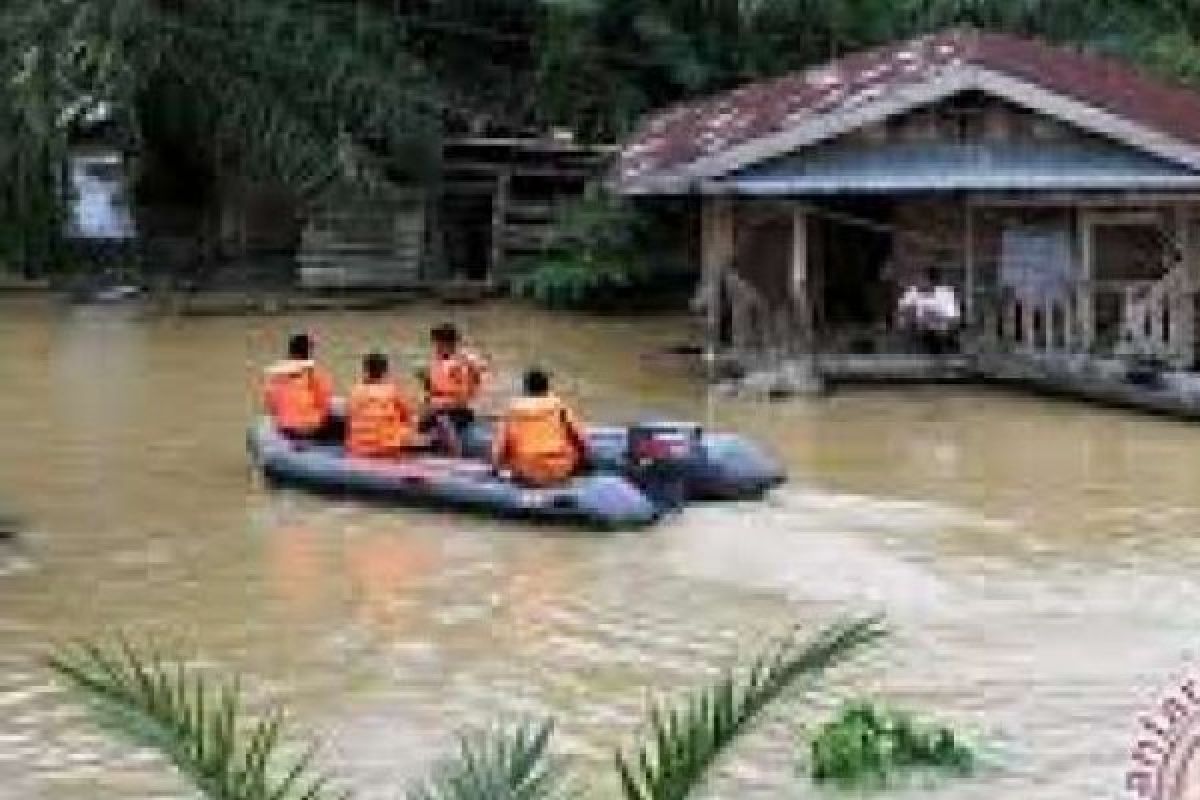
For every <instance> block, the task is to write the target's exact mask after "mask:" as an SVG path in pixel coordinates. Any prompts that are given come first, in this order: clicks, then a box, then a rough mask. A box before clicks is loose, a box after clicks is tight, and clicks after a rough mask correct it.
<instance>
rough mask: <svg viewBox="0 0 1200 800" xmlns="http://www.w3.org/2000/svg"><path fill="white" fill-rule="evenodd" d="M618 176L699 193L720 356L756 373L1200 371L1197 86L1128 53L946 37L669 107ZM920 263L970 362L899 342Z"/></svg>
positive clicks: (624, 157) (634, 191)
mask: <svg viewBox="0 0 1200 800" xmlns="http://www.w3.org/2000/svg"><path fill="white" fill-rule="evenodd" d="M615 170H616V171H615V174H614V185H615V187H616V188H617V190H618V191H620V192H621V193H623V194H625V195H629V196H636V197H644V198H655V197H663V196H674V197H678V196H690V197H693V198H695V199H696V201H697V202H696V205H697V216H698V218H699V222H700V225H699V227H700V230H701V237H700V238H701V240H702V241H701V252H702V259H701V260H702V277H701V284H700V287H699V291H698V293H697V299H698V301H699V305H700V306H701V307H702V308H703V309H704V312H705V320H706V325H705V328H706V331H707V344H708V348H709V350H710V353H711V354H712V355H714V356H726V357H730V358H734V359H736V360H738V361H739V362H741V363H742V364H744V365H745V366H747V367H749V368H751V369H753V368H756V367H759V368H767V369H769V370H771V371H774V372H775V373H781V374H791V375H793V376H796V375H798V376H799V377H800V379H801V380H802V381H803V380H804V379H813V378H819V377H820V376H821V375H822V374H823V373H825V374H832V375H835V376H836V375H837V374H838V372H839V371H847V370H852V369H855V368H856V367H855V366H854V365H859V367H860V368H861V367H862V365H864V364H865V365H867V366H866V369H867V370H868V371H870V370H872V369H874V370H882V371H886V370H888V369H889V367H888V364H893V365H894V364H896V363H900V362H902V361H903V362H904V363H915V364H916V368H917V369H918V370H933V371H937V370H939V369H941V368H944V367H945V366H946V365H947V363H950V362H952V363H954V364H960V365H966V364H968V362H969V363H970V365H972V366H975V367H978V368H980V369H984V370H988V371H992V372H995V373H1001V372H1005V371H1014V370H1015V371H1017V372H1021V371H1030V370H1033V371H1039V370H1040V371H1045V370H1047V369H1048V370H1050V372H1051V373H1053V372H1054V371H1055V370H1059V371H1063V370H1067V371H1070V370H1075V371H1078V370H1081V369H1084V370H1086V369H1089V368H1091V366H1092V365H1095V364H1099V363H1102V362H1105V361H1106V360H1107V359H1110V358H1127V357H1137V358H1139V359H1141V360H1142V361H1143V362H1153V363H1155V364H1158V365H1161V366H1162V367H1164V368H1175V369H1177V370H1192V369H1193V368H1195V366H1196V363H1197V355H1198V350H1197V339H1198V335H1200V326H1198V325H1197V308H1196V297H1197V292H1196V289H1197V287H1198V286H1200V265H1198V263H1197V261H1198V256H1200V95H1197V94H1195V93H1192V92H1190V91H1187V90H1184V89H1180V88H1176V87H1172V86H1169V85H1166V84H1164V83H1162V82H1159V81H1156V80H1153V79H1151V78H1149V77H1147V76H1146V75H1144V74H1142V73H1140V72H1138V71H1137V70H1135V69H1134V68H1133V67H1131V66H1129V65H1127V64H1123V63H1120V62H1117V61H1113V60H1110V59H1106V58H1101V57H1099V56H1095V55H1090V54H1085V53H1081V52H1077V51H1073V50H1069V49H1064V48H1059V47H1053V46H1050V45H1047V44H1044V43H1041V42H1037V41H1031V40H1025V39H1020V38H1015V37H1011V36H1007V35H1000V34H992V33H983V32H978V31H972V30H955V31H949V32H943V33H940V34H935V35H930V36H927V37H923V38H919V39H916V40H913V41H909V42H904V43H900V44H895V45H891V46H888V47H884V48H881V49H878V50H875V51H871V52H865V53H861V54H857V55H851V56H848V57H846V58H842V59H840V60H837V61H834V62H832V63H830V64H826V65H823V66H819V67H816V68H813V69H810V70H808V71H806V72H803V73H798V74H792V75H787V76H784V77H781V78H778V79H775V80H770V81H767V82H763V83H759V84H754V85H750V86H745V87H742V88H739V89H736V90H734V91H730V92H728V93H725V94H722V95H719V96H716V97H712V98H709V99H705V100H702V101H700V102H697V103H694V104H690V105H683V106H679V107H675V108H670V109H667V110H665V111H663V112H661V113H658V114H656V115H654V116H652V117H650V118H649V119H647V120H646V121H645V123H644V124H643V125H642V126H641V128H640V130H639V131H638V132H637V133H636V134H635V135H634V136H633V137H632V138H631V139H630V140H629V142H628V143H627V144H626V145H625V147H624V149H623V151H622V152H621V154H620V158H619V161H618V163H617V165H616V168H615ZM928 269H935V270H937V272H938V273H939V274H940V276H941V280H942V281H944V282H948V283H950V284H952V285H954V286H955V287H957V289H958V290H959V293H960V296H961V298H962V302H963V306H964V321H965V326H964V327H965V330H964V336H963V350H964V353H965V357H961V356H960V357H954V358H951V359H950V361H949V362H947V361H946V360H945V359H941V360H939V359H917V360H916V361H915V362H913V361H912V359H908V361H905V360H904V358H900V357H899V356H898V355H897V354H903V353H904V352H905V351H906V350H907V349H908V345H907V343H906V341H905V339H904V338H903V337H902V336H901V335H900V334H899V333H898V332H897V331H896V329H895V325H894V324H893V321H892V320H893V313H892V312H893V310H894V308H895V305H896V300H897V297H898V295H899V293H900V292H901V291H902V290H903V289H904V288H905V287H906V286H908V285H911V284H912V283H913V282H914V280H915V279H916V276H917V275H918V274H920V273H923V272H925V271H926V270H928ZM889 358H890V360H889ZM1047 365H1050V366H1047Z"/></svg>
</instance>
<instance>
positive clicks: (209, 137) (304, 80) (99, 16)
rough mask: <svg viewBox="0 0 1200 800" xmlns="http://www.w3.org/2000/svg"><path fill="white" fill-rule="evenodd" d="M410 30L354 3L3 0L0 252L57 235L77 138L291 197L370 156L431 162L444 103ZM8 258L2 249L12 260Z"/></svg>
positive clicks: (213, 179)
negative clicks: (65, 174)
mask: <svg viewBox="0 0 1200 800" xmlns="http://www.w3.org/2000/svg"><path fill="white" fill-rule="evenodd" d="M402 45H403V31H402V29H401V28H399V27H398V26H396V25H393V24H389V20H388V18H387V17H384V16H380V15H379V14H377V13H374V12H372V11H371V9H369V8H368V7H367V6H366V5H365V4H363V3H353V4H349V3H346V4H336V3H335V4H330V3H327V2H324V1H323V0H205V2H175V1H174V0H10V1H9V2H8V3H6V4H5V5H4V8H3V10H0V122H3V123H4V130H5V138H4V141H3V142H0V175H2V176H3V178H2V179H0V220H3V223H2V225H3V227H0V246H5V245H7V247H5V249H4V250H0V257H5V258H7V259H11V260H15V261H19V262H29V261H31V260H37V259H38V258H40V257H43V256H44V255H45V252H44V251H48V250H49V249H50V247H51V245H52V240H53V239H54V238H55V237H56V236H57V234H58V232H59V231H60V230H61V219H62V209H63V206H64V203H65V200H66V199H67V198H66V190H65V187H64V186H63V181H62V178H61V169H62V165H63V162H64V159H65V157H66V153H67V148H68V145H69V143H70V141H71V139H72V137H73V136H75V135H77V134H78V133H79V132H81V131H87V130H91V129H94V128H95V126H96V125H98V124H103V125H104V126H105V128H106V131H105V135H106V136H108V137H110V138H112V139H115V140H116V141H117V142H119V143H121V144H123V145H127V146H131V147H137V148H138V149H140V150H141V152H142V155H143V156H146V157H148V158H149V159H150V160H155V159H157V160H158V161H160V162H161V163H165V164H169V165H170V167H171V169H173V170H176V171H177V172H178V173H180V174H181V175H184V176H187V180H185V181H183V182H184V183H185V188H184V191H185V192H186V193H187V195H188V198H187V199H189V200H191V201H195V200H197V199H199V198H202V197H204V196H205V193H206V192H208V191H211V189H212V187H213V186H215V185H216V183H217V182H218V181H219V179H220V178H221V177H222V176H225V175H229V174H237V175H244V176H248V177H250V178H252V179H266V180H272V181H278V182H280V183H281V184H283V185H285V186H287V187H289V188H291V189H292V190H293V191H295V192H296V193H297V194H298V195H301V196H303V195H305V194H308V193H311V192H315V191H317V190H319V189H320V188H322V187H323V186H325V185H326V184H327V183H329V182H330V181H334V180H339V179H344V180H350V181H354V182H358V183H362V182H365V181H366V180H367V179H368V178H369V177H370V176H371V175H373V174H374V173H375V172H377V169H376V168H375V163H374V159H373V158H372V153H379V154H385V155H386V156H387V157H388V159H389V160H390V161H394V162H396V163H398V164H399V165H400V166H405V165H407V166H408V167H409V168H410V169H411V170H413V171H416V170H418V169H419V168H420V166H421V165H424V164H428V163H430V158H429V145H431V144H432V143H433V141H434V140H435V139H436V133H437V126H438V124H439V122H440V120H439V114H440V108H439V106H438V103H437V100H436V94H435V92H434V90H433V88H432V86H431V84H430V81H429V80H428V78H427V77H426V76H425V75H424V73H423V71H422V69H421V67H420V65H419V64H418V63H416V62H415V61H414V60H413V59H412V58H411V57H410V55H409V53H408V51H407V50H406V49H405V48H404V47H403V46H402ZM6 251H7V252H6Z"/></svg>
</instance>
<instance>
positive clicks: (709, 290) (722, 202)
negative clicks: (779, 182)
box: [700, 195, 734, 361]
mask: <svg viewBox="0 0 1200 800" xmlns="http://www.w3.org/2000/svg"><path fill="white" fill-rule="evenodd" d="M703 203H704V205H703V208H702V210H701V237H700V262H701V270H702V274H701V277H700V280H701V284H702V285H701V295H702V296H703V297H704V311H705V325H704V337H705V344H704V346H705V351H706V352H705V355H706V357H707V358H708V359H709V360H710V361H711V360H714V359H715V358H716V355H717V352H718V351H719V350H720V349H721V307H722V294H723V292H722V286H721V284H722V283H723V282H724V276H725V271H726V270H727V269H729V267H730V262H731V261H732V259H733V236H734V221H733V204H732V203H731V202H730V199H729V198H728V197H722V196H719V195H706V196H705V197H704V199H703Z"/></svg>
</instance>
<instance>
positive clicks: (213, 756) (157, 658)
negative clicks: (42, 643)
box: [49, 616, 885, 800]
mask: <svg viewBox="0 0 1200 800" xmlns="http://www.w3.org/2000/svg"><path fill="white" fill-rule="evenodd" d="M884 634H885V631H884V628H883V625H882V621H881V619H880V618H879V617H877V616H872V617H865V618H858V619H851V620H848V621H844V622H839V623H836V624H834V625H831V626H829V627H827V628H825V629H824V630H822V631H821V632H819V633H818V634H817V635H816V636H815V637H813V638H812V639H810V640H807V641H805V640H802V639H800V638H799V637H798V636H797V635H796V634H795V633H793V634H792V635H789V636H786V637H783V638H782V639H780V640H779V641H778V642H776V643H775V644H774V645H773V646H772V647H770V648H769V649H768V650H767V652H766V654H765V655H763V656H762V657H760V658H759V659H757V660H756V661H754V662H753V664H752V665H751V666H750V667H749V669H747V670H746V671H744V672H742V671H738V670H729V671H727V672H726V673H725V674H724V675H723V676H722V677H721V678H720V679H718V680H717V681H716V682H715V683H713V684H712V685H710V686H708V687H705V688H702V689H699V690H697V691H695V692H692V693H691V694H689V695H687V696H685V697H684V698H683V700H682V701H681V702H680V703H678V704H660V705H658V706H656V707H655V709H654V711H653V712H652V713H651V718H650V722H649V726H648V729H647V732H646V738H645V740H644V741H643V742H642V743H641V744H640V745H638V746H637V747H635V748H634V750H633V751H632V752H634V753H635V755H633V756H627V755H626V754H624V753H622V752H618V753H617V754H616V757H615V760H616V767H617V772H618V777H619V780H620V786H621V790H622V794H623V797H624V798H625V800H682V798H685V797H687V796H689V794H691V793H692V792H693V791H695V790H696V789H697V788H698V787H700V786H701V785H702V784H703V782H704V780H705V778H706V776H707V774H708V772H709V770H710V768H711V767H712V766H713V764H714V763H716V761H717V760H718V758H719V757H720V755H721V754H722V753H723V752H724V751H725V750H726V749H728V747H729V746H730V745H731V744H733V742H734V741H735V740H736V739H737V738H738V737H739V736H740V735H742V734H743V733H745V732H746V731H747V730H748V729H749V728H750V727H751V725H752V724H753V723H754V721H755V720H756V719H758V718H759V717H760V716H761V714H762V713H763V711H764V710H765V709H766V708H767V706H769V705H770V704H771V703H772V702H773V701H774V700H776V699H777V698H779V697H780V696H781V695H783V694H784V693H785V692H786V691H787V690H788V689H790V688H792V687H794V686H795V685H797V684H799V683H803V682H811V681H813V680H815V679H816V678H818V677H819V676H820V675H822V674H823V673H824V672H825V671H826V670H828V669H830V668H832V667H834V666H837V665H838V664H840V663H843V662H844V661H846V660H847V659H849V658H851V657H852V656H854V655H856V654H857V653H859V652H860V651H861V650H862V649H863V648H864V647H866V646H867V645H870V644H872V643H875V642H876V641H878V640H879V639H880V638H881V637H882V636H884ZM49 666H50V667H51V669H52V670H54V671H55V672H56V673H57V674H58V675H59V676H60V677H61V678H62V679H63V680H64V681H65V682H66V683H67V684H68V685H70V686H71V687H73V688H74V689H75V690H77V691H78V692H79V693H80V694H81V695H82V696H83V697H85V698H86V699H87V701H88V702H89V703H90V704H91V707H92V709H93V710H94V712H95V714H96V717H97V719H98V720H99V721H100V722H101V723H102V724H103V725H105V726H106V727H107V728H109V729H110V730H112V731H114V732H115V733H117V734H119V735H121V736H124V737H125V738H127V739H129V740H130V741H132V742H134V743H136V744H139V745H141V746H144V747H149V748H152V749H154V750H157V751H159V752H160V753H162V754H163V755H164V756H165V757H166V758H167V759H168V760H169V761H170V763H171V764H172V765H173V766H174V767H175V769H176V770H177V771H178V772H179V773H180V775H181V776H182V777H183V778H184V779H185V780H186V781H188V782H189V783H190V784H191V785H192V786H193V787H194V788H195V789H196V790H198V791H199V792H200V793H201V795H202V796H204V797H206V798H209V800H331V798H348V797H349V796H350V795H349V794H348V793H347V792H344V791H339V790H335V789H334V788H332V782H331V781H330V780H329V779H328V778H327V777H326V776H324V775H323V774H321V773H320V772H318V771H317V770H316V769H315V767H314V766H313V750H312V749H311V748H309V749H307V750H303V751H301V752H300V754H299V755H294V754H293V755H290V756H289V755H288V753H289V752H292V753H294V750H292V749H290V748H289V747H288V746H287V744H286V743H285V741H284V737H283V716H282V714H281V712H279V711H278V710H275V711H271V712H269V713H268V714H267V715H266V716H265V717H264V718H263V719H261V720H259V721H257V722H250V721H247V720H245V719H243V715H242V706H241V702H240V699H239V690H238V684H237V682H236V681H214V680H213V679H212V678H210V677H206V676H205V675H203V674H199V673H197V672H195V671H193V670H189V669H187V668H185V667H184V666H182V665H180V664H174V663H172V662H169V661H168V660H166V659H164V658H163V657H162V655H161V654H160V653H159V652H157V651H155V650H153V649H147V648H135V647H132V646H131V645H129V644H128V642H126V641H124V640H119V641H118V642H116V643H115V644H112V645H108V646H99V645H96V644H93V643H86V642H85V643H80V644H77V645H74V646H71V647H68V648H65V649H63V650H62V651H61V652H60V653H58V654H57V655H55V656H53V657H52V658H51V659H50V660H49ZM551 732H552V727H551V724H550V723H549V722H542V723H537V724H533V723H526V724H523V725H519V726H517V727H516V728H514V729H511V730H503V729H491V730H486V731H482V732H477V733H474V734H469V735H467V736H464V737H463V738H462V739H461V741H460V744H459V748H458V751H457V752H456V753H455V754H453V755H451V756H449V757H448V758H446V759H445V760H443V761H442V762H440V763H439V764H437V765H436V766H435V768H434V770H433V771H432V773H431V774H430V776H429V777H427V778H426V779H424V780H422V781H420V782H418V783H416V784H414V785H413V786H411V787H410V788H409V790H408V791H407V792H406V794H405V797H406V798H407V800H558V799H559V798H566V797H569V796H573V794H574V792H573V790H572V787H571V785H570V784H569V782H568V780H567V778H568V775H567V769H566V765H565V764H564V763H563V762H561V761H559V760H557V759H555V758H554V757H552V755H551V754H550V749H549V745H550V739H551Z"/></svg>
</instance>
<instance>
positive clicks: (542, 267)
mask: <svg viewBox="0 0 1200 800" xmlns="http://www.w3.org/2000/svg"><path fill="white" fill-rule="evenodd" d="M647 228H648V226H647V224H646V221H645V220H644V218H643V217H641V215H639V214H638V213H637V212H636V211H635V210H634V209H633V208H631V207H630V206H629V205H627V204H626V203H624V202H622V201H621V200H620V199H619V198H616V197H614V196H612V195H610V194H608V193H606V192H604V191H602V190H600V189H591V190H589V191H588V192H587V193H585V195H584V196H583V197H582V198H581V199H579V200H577V201H575V202H573V203H571V204H570V205H567V206H564V207H563V209H562V210H561V211H560V212H559V214H558V215H557V219H556V221H555V227H554V230H555V233H554V237H553V239H552V240H551V241H550V243H549V244H548V246H547V248H546V250H545V252H544V253H543V254H542V255H539V256H534V257H532V258H530V259H528V260H527V261H526V264H525V268H524V270H522V271H521V272H520V274H518V275H517V276H516V277H515V278H514V279H513V281H512V284H511V289H512V291H513V293H514V294H516V295H517V296H519V297H526V298H529V299H531V300H533V301H535V302H537V303H540V304H542V305H545V306H549V307H551V308H584V307H594V306H602V305H605V304H606V302H607V301H610V300H611V299H612V298H613V297H614V296H620V295H622V294H628V293H630V292H631V291H633V290H636V289H639V288H641V287H643V286H645V285H646V284H647V283H648V282H649V280H650V276H651V273H652V270H651V269H650V265H649V262H648V260H647V258H646V255H645V254H646V252H647V250H648V245H647V239H648V230H647Z"/></svg>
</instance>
